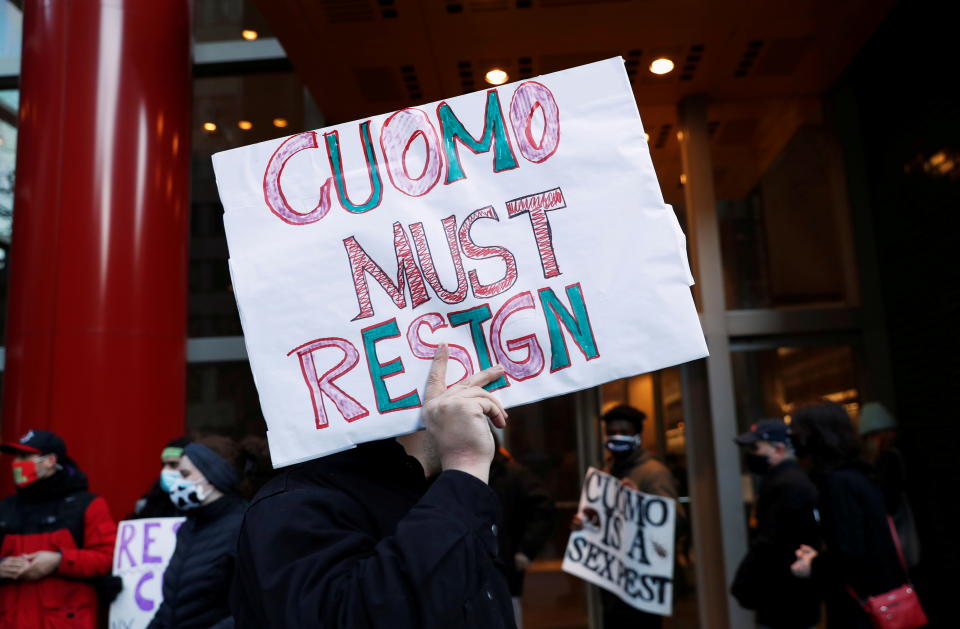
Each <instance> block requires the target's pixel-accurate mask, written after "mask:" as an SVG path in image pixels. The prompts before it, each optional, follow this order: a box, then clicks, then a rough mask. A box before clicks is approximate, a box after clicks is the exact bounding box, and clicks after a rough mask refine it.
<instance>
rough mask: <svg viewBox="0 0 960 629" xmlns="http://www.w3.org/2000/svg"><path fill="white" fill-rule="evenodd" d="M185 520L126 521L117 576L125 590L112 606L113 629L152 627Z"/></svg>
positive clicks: (116, 554) (119, 533)
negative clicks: (168, 566)
mask: <svg viewBox="0 0 960 629" xmlns="http://www.w3.org/2000/svg"><path fill="white" fill-rule="evenodd" d="M183 520H184V519H183V518H146V519H143V520H124V521H123V522H121V523H120V526H119V527H118V529H117V543H116V546H114V549H113V574H114V576H118V577H120V578H121V579H123V590H122V591H121V592H120V594H119V595H118V596H117V598H116V600H114V601H113V604H111V605H110V629H140V628H142V627H146V626H147V625H148V624H150V621H151V620H152V619H153V615H154V614H155V613H157V609H158V608H159V607H160V603H161V602H162V601H163V572H164V570H166V569H167V564H168V563H170V558H171V557H172V556H173V551H174V549H175V548H176V547H177V529H179V528H180V525H181V524H183Z"/></svg>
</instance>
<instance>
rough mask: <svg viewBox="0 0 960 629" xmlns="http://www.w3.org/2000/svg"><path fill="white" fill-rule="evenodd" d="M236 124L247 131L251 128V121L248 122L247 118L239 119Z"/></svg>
mask: <svg viewBox="0 0 960 629" xmlns="http://www.w3.org/2000/svg"><path fill="white" fill-rule="evenodd" d="M237 126H238V127H240V128H241V129H243V130H244V131H249V130H250V129H252V128H253V123H252V122H250V121H249V120H241V121H240V122H238V123H237Z"/></svg>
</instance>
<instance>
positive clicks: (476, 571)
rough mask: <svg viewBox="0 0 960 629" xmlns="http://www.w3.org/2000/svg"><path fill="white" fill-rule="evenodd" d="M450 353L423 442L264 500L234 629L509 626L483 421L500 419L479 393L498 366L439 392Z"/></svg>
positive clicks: (363, 450) (343, 455)
mask: <svg viewBox="0 0 960 629" xmlns="http://www.w3.org/2000/svg"><path fill="white" fill-rule="evenodd" d="M448 356H449V350H448V348H447V345H446V344H441V345H440V346H439V348H438V349H437V352H436V355H435V357H434V359H433V362H432V365H431V369H430V373H429V376H428V379H427V386H426V390H425V403H424V407H423V420H424V423H425V424H426V431H425V432H424V431H421V432H417V433H413V434H409V435H405V436H402V437H397V438H396V439H385V440H382V441H374V442H368V443H364V444H360V445H359V446H357V447H356V448H355V449H351V450H347V451H345V452H340V453H338V454H333V455H330V456H327V457H324V458H321V459H315V460H313V461H309V462H307V463H303V464H300V465H298V466H296V467H292V468H290V469H288V470H287V471H285V472H284V473H282V474H281V475H279V476H278V477H276V478H274V479H273V480H271V481H270V482H269V483H267V485H265V486H264V487H263V489H261V490H260V492H259V494H258V495H257V497H256V498H255V499H254V501H253V503H252V504H251V506H250V508H249V510H248V511H247V514H246V517H245V519H244V524H243V528H242V530H241V533H240V541H239V544H238V566H237V575H236V579H235V582H234V588H233V592H232V595H231V596H232V606H233V611H234V618H235V620H236V624H237V627H241V628H243V627H256V628H257V629H267V628H271V627H276V628H287V627H331V628H333V627H344V628H346V627H349V628H350V629H367V628H380V627H382V628H389V629H405V628H409V629H458V628H474V627H475V628H477V629H499V628H504V627H508V628H512V627H514V626H515V625H514V622H513V609H512V606H511V601H510V593H509V591H508V590H507V586H506V583H505V582H504V579H503V576H502V575H501V574H500V572H499V570H498V569H497V566H496V564H495V558H496V556H497V524H496V519H497V515H498V504H497V499H496V496H495V494H494V493H493V491H492V490H491V489H490V487H489V486H488V485H487V481H488V475H489V472H490V462H491V460H492V458H493V454H494V440H493V435H492V434H491V432H490V427H489V425H490V423H491V422H492V423H493V424H494V425H495V426H497V427H501V428H502V427H503V426H505V425H506V417H507V413H506V411H505V410H504V408H503V406H502V405H501V403H500V402H499V400H497V398H496V397H494V396H493V395H491V394H490V393H488V392H487V391H485V390H484V389H483V388H482V387H483V386H484V385H486V384H489V383H491V382H494V381H495V380H497V378H500V377H501V376H502V375H503V368H502V367H500V366H499V365H497V366H494V367H491V368H488V369H486V370H483V371H480V372H478V373H475V374H473V375H471V376H469V377H468V378H466V379H464V380H463V381H461V382H459V383H457V384H454V385H452V386H450V387H449V388H448V387H447V386H446V384H445V383H446V373H447V360H448ZM434 476H435V478H433V477H434Z"/></svg>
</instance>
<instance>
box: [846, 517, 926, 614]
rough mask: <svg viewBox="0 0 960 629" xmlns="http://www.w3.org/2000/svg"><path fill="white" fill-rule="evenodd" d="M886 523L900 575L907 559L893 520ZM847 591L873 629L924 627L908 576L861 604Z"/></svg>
mask: <svg viewBox="0 0 960 629" xmlns="http://www.w3.org/2000/svg"><path fill="white" fill-rule="evenodd" d="M887 523H888V524H889V525H890V534H891V535H892V536H893V544H894V545H895V546H896V547H897V556H899V557H900V563H901V565H903V572H904V574H908V573H907V560H906V558H904V556H903V548H902V547H901V546H900V536H899V535H897V528H896V526H895V525H894V523H893V518H891V517H889V516H887ZM847 591H849V592H850V595H851V596H852V597H853V598H855V599H857V601H858V602H859V603H860V605H861V606H862V607H863V611H865V612H866V613H867V615H868V616H870V620H872V621H873V626H874V627H876V629H919V627H926V626H927V615H926V614H925V613H924V611H923V607H922V606H921V605H920V598H919V597H917V592H916V590H914V589H913V585H912V584H911V583H910V581H909V575H908V576H907V584H906V585H902V586H900V587H898V588H897V589H895V590H890V591H889V592H884V593H883V594H877V595H876V596H871V597H870V598H868V599H867V600H865V601H861V600H860V597H859V596H857V593H856V591H854V589H853V588H852V587H850V586H849V585H848V586H847Z"/></svg>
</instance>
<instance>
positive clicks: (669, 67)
mask: <svg viewBox="0 0 960 629" xmlns="http://www.w3.org/2000/svg"><path fill="white" fill-rule="evenodd" d="M650 71H651V72H653V73H654V74H668V73H669V72H671V71H673V61H671V60H669V59H667V58H666V57H660V58H659V59H654V60H653V62H652V63H651V64H650Z"/></svg>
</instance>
